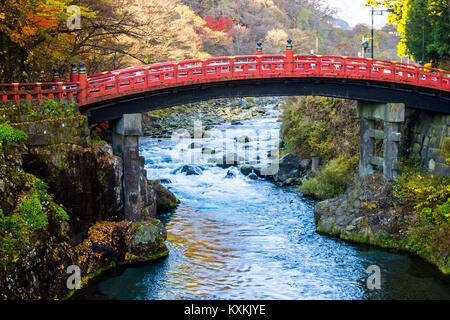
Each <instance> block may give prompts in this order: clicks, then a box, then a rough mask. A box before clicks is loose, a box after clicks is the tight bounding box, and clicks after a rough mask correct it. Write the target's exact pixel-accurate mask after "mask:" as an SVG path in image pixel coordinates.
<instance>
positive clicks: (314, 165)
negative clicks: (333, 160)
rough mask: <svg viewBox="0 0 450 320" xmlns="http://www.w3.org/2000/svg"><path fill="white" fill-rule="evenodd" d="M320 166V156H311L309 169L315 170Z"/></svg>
mask: <svg viewBox="0 0 450 320" xmlns="http://www.w3.org/2000/svg"><path fill="white" fill-rule="evenodd" d="M319 167H320V157H312V159H311V171H312V172H314V173H315V172H317V171H318V170H319Z"/></svg>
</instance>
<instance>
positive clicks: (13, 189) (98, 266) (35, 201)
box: [0, 100, 177, 299]
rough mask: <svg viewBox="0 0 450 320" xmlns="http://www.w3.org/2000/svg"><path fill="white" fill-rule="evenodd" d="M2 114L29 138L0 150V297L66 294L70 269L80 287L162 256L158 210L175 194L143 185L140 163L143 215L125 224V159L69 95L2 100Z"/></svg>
mask: <svg viewBox="0 0 450 320" xmlns="http://www.w3.org/2000/svg"><path fill="white" fill-rule="evenodd" d="M0 117H2V118H3V119H5V120H8V121H10V122H11V123H10V124H9V126H10V127H12V128H15V129H20V130H21V131H24V132H26V133H27V134H28V138H27V140H26V141H24V142H22V143H19V144H15V145H13V146H11V147H9V148H7V149H5V150H3V149H2V151H1V152H0V239H1V241H0V298H2V299H59V298H63V297H65V296H67V294H68V293H69V292H72V291H71V287H70V286H69V287H68V286H67V279H68V277H69V276H70V274H68V273H67V269H68V267H69V266H76V267H78V268H79V270H80V271H81V279H80V280H81V284H82V285H83V284H86V283H87V282H88V281H89V279H91V278H93V277H94V276H96V275H98V274H99V273H100V272H102V271H104V270H106V269H109V268H111V267H114V266H116V265H120V264H127V263H135V262H138V261H149V260H153V259H156V258H158V257H161V256H164V255H166V254H167V253H168V250H167V248H166V246H165V244H164V241H165V239H166V236H167V235H166V231H165V228H164V226H163V225H162V224H161V223H160V222H159V221H158V220H156V219H155V216H156V214H157V211H158V207H159V210H163V209H164V210H170V209H171V208H173V207H174V206H176V204H177V201H176V198H175V196H174V195H173V194H171V193H170V191H168V190H166V189H164V187H162V186H161V185H160V184H159V183H158V182H152V183H149V182H148V181H147V177H146V173H145V170H144V161H141V170H142V174H141V178H140V181H141V193H142V197H141V199H142V201H143V208H144V210H143V213H144V214H143V220H142V221H140V222H137V223H130V222H127V221H124V214H123V192H122V187H121V184H122V174H123V169H122V159H121V158H120V157H118V156H116V155H114V154H113V151H112V148H111V147H110V146H109V145H108V144H107V143H105V142H104V141H96V140H95V138H96V137H94V139H92V135H91V132H90V129H89V127H88V124H87V119H86V118H85V117H84V116H81V115H80V114H78V113H77V110H76V108H75V107H74V105H73V104H72V103H71V102H70V101H61V102H56V101H53V100H47V101H46V102H31V103H28V104H15V103H14V102H7V103H4V104H2V105H1V106H0ZM155 190H157V191H155ZM157 192H158V195H157ZM158 196H159V201H160V205H159V206H158ZM167 197H169V198H170V199H168V198H167ZM174 199H175V200H174ZM168 203H169V204H168Z"/></svg>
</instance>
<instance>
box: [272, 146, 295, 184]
mask: <svg viewBox="0 0 450 320" xmlns="http://www.w3.org/2000/svg"><path fill="white" fill-rule="evenodd" d="M299 166H300V160H299V159H298V158H297V156H296V155H294V154H291V153H288V154H286V155H284V156H283V157H281V158H280V159H279V160H278V170H277V172H276V173H274V175H273V178H274V180H275V181H276V182H281V183H284V182H285V181H286V180H287V179H289V178H298V177H299Z"/></svg>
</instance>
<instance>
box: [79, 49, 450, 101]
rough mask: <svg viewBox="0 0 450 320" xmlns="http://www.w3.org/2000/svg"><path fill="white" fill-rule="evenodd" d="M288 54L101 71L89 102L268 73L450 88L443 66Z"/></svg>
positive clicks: (91, 87) (91, 83)
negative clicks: (133, 93) (433, 66)
mask: <svg viewBox="0 0 450 320" xmlns="http://www.w3.org/2000/svg"><path fill="white" fill-rule="evenodd" d="M286 57H287V55H247V56H236V57H218V58H210V59H195V60H185V61H179V62H175V63H160V64H156V65H149V66H143V67H138V68H130V69H124V70H117V71H113V72H108V73H105V74H98V75H95V76H93V77H89V93H88V97H89V98H88V102H89V101H92V102H96V101H100V100H106V99H109V98H113V97H116V96H118V95H119V96H120V95H122V94H124V93H126V92H130V93H132V92H136V91H139V90H152V89H160V88H161V87H168V86H182V85H189V84H193V83H201V82H213V81H224V80H239V79H248V78H265V77H328V78H344V79H367V80H377V81H386V82H393V83H402V84H412V85H416V86H422V87H429V88H434V89H440V90H443V91H450V72H447V71H443V70H439V69H433V68H428V67H421V66H415V65H411V64H405V63H395V62H391V61H385V60H372V59H364V58H352V57H336V56H312V55H295V56H293V61H287V59H286ZM292 64H293V67H292ZM289 67H291V68H292V69H289Z"/></svg>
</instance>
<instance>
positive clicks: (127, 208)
mask: <svg viewBox="0 0 450 320" xmlns="http://www.w3.org/2000/svg"><path fill="white" fill-rule="evenodd" d="M112 131H113V137H112V138H113V139H112V140H113V141H112V142H113V149H114V152H116V153H118V154H119V155H121V157H122V160H123V182H122V185H123V186H122V187H123V195H124V213H125V219H126V220H128V221H140V220H141V209H142V208H141V190H140V173H141V172H140V162H139V136H141V135H142V115H141V114H140V113H136V114H124V115H123V116H122V118H121V119H119V120H116V121H113V122H112Z"/></svg>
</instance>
